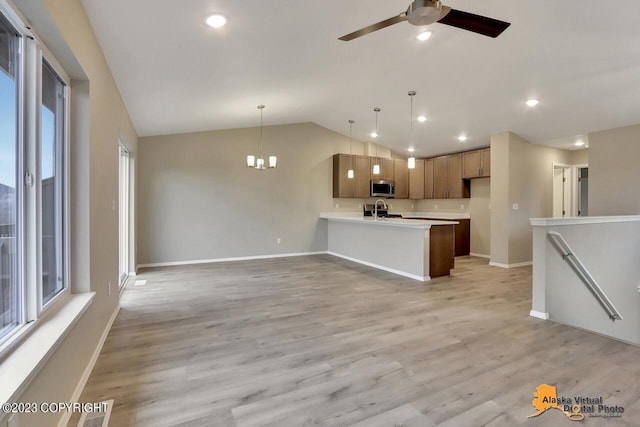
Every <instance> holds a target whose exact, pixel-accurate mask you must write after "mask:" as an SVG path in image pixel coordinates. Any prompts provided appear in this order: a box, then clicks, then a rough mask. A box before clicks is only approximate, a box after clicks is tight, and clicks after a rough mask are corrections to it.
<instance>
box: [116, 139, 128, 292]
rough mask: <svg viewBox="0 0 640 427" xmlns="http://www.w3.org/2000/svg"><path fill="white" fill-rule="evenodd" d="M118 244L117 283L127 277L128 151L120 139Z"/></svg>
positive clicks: (122, 283) (120, 282)
mask: <svg viewBox="0 0 640 427" xmlns="http://www.w3.org/2000/svg"><path fill="white" fill-rule="evenodd" d="M118 151H119V163H118V169H119V172H118V176H119V179H118V202H119V204H118V206H119V209H118V236H119V238H118V242H119V243H118V246H119V261H118V265H119V284H120V286H123V285H124V283H125V282H126V280H127V278H128V277H129V241H130V239H129V151H128V150H127V149H126V148H125V146H124V144H123V143H122V141H120V143H119V144H118Z"/></svg>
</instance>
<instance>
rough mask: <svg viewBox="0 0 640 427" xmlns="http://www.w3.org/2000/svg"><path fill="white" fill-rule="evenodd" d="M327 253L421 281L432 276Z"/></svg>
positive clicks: (426, 280)
mask: <svg viewBox="0 0 640 427" xmlns="http://www.w3.org/2000/svg"><path fill="white" fill-rule="evenodd" d="M326 253H328V254H329V255H333V256H336V257H338V258H343V259H346V260H348V261H353V262H357V263H358V264H363V265H366V266H368V267H373V268H377V269H378V270H384V271H388V272H389V273H394V274H398V275H400V276H404V277H408V278H410V279H414V280H419V281H421V282H428V281H429V280H431V277H430V276H418V275H415V274H411V273H407V272H405V271H400V270H396V269H393V268H389V267H385V266H382V265H378V264H374V263H372V262H368V261H363V260H361V259H357V258H352V257H350V256H346V255H341V254H337V253H335V252H331V251H328V252H326Z"/></svg>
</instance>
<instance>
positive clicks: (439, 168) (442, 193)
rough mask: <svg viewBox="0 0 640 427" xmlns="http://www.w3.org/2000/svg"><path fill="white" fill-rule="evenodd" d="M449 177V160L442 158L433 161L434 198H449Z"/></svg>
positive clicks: (445, 157)
mask: <svg viewBox="0 0 640 427" xmlns="http://www.w3.org/2000/svg"><path fill="white" fill-rule="evenodd" d="M448 175H449V158H448V157H447V156H440V157H436V158H434V159H433V198H434V199H446V198H447V190H448V184H447V178H448Z"/></svg>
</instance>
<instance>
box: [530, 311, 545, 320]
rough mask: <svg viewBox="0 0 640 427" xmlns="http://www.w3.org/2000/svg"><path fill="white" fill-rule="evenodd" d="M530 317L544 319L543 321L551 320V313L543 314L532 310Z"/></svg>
mask: <svg viewBox="0 0 640 427" xmlns="http://www.w3.org/2000/svg"><path fill="white" fill-rule="evenodd" d="M529 316H531V317H536V318H538V319H542V320H549V313H542V312H540V311H535V310H531V311H530V312H529Z"/></svg>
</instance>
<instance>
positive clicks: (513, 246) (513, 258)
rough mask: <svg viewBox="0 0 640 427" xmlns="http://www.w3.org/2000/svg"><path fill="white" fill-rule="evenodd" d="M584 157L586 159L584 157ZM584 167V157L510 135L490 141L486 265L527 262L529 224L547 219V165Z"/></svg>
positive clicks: (549, 199) (550, 204)
mask: <svg viewBox="0 0 640 427" xmlns="http://www.w3.org/2000/svg"><path fill="white" fill-rule="evenodd" d="M589 157H590V155H589ZM575 159H578V160H579V162H582V161H584V154H582V153H577V152H574V151H568V150H561V149H557V148H550V147H546V146H542V145H534V144H530V143H529V142H527V141H526V140H524V139H522V138H520V137H519V136H518V135H516V134H514V133H511V132H503V133H500V134H496V135H493V136H492V137H491V196H490V197H491V262H492V263H493V264H494V265H500V266H514V265H520V264H522V263H528V262H531V260H532V256H533V253H532V242H533V241H532V232H531V225H530V224H529V218H545V217H551V216H552V215H553V211H552V210H553V163H554V162H556V163H565V164H573V163H577V162H576V161H575Z"/></svg>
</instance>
